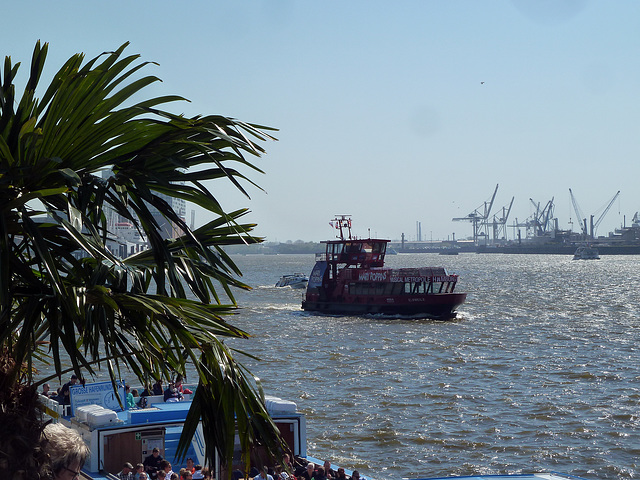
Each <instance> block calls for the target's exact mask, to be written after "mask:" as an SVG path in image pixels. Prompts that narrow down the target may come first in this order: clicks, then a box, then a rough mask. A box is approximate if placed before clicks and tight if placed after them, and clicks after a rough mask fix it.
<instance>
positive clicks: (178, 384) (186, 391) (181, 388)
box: [174, 375, 193, 473]
mask: <svg viewBox="0 0 640 480" xmlns="http://www.w3.org/2000/svg"><path fill="white" fill-rule="evenodd" d="M182 380H183V378H182V375H178V376H177V377H176V381H175V382H174V384H175V386H176V388H177V389H178V391H179V392H180V393H181V394H183V395H188V394H190V393H193V392H192V391H191V390H189V389H188V388H184V386H183V385H182ZM192 473H193V472H192Z"/></svg>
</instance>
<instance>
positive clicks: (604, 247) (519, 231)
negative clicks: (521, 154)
mask: <svg viewBox="0 0 640 480" xmlns="http://www.w3.org/2000/svg"><path fill="white" fill-rule="evenodd" d="M497 192H498V185H496V188H495V190H494V191H493V195H491V197H490V198H489V200H487V201H485V202H484V203H483V204H482V205H480V206H479V207H478V208H476V209H475V210H473V211H472V212H471V213H469V214H468V215H466V216H464V217H457V218H453V219H452V220H453V221H454V222H469V223H471V230H472V235H471V237H470V238H469V239H468V240H463V241H459V240H456V239H455V237H454V238H453V239H452V240H447V241H435V242H434V241H422V239H421V235H420V229H421V226H420V225H419V224H418V236H417V238H418V241H407V240H406V237H405V235H404V234H402V239H401V241H400V242H392V244H391V246H392V247H393V248H395V249H396V250H397V251H398V252H401V253H418V252H432V253H437V252H443V251H445V250H446V251H449V252H450V251H451V249H452V248H455V249H457V250H458V251H461V252H464V251H466V252H487V253H557V254H573V252H574V251H575V249H576V247H577V246H580V245H585V244H589V245H593V246H597V248H598V249H599V251H600V252H601V253H603V254H610V255H611V254H640V215H639V213H638V212H636V213H635V215H634V216H633V219H632V223H631V225H630V226H626V225H623V226H622V227H621V228H619V229H616V230H615V231H614V232H610V233H609V234H608V235H607V236H598V235H597V230H598V226H599V225H600V223H601V222H602V220H603V219H604V218H605V216H606V215H607V213H608V212H609V210H610V209H611V206H612V205H613V204H614V202H615V200H616V199H617V198H618V196H619V195H620V192H619V191H618V192H617V193H616V194H615V195H614V196H613V198H611V199H610V200H609V201H608V203H607V204H606V206H605V207H604V208H603V209H602V212H601V213H599V214H598V215H595V214H594V215H590V216H589V217H588V218H587V217H586V216H585V215H583V213H582V211H581V209H580V207H579V205H578V202H577V201H576V198H575V196H574V195H573V192H572V190H571V189H569V195H570V197H571V202H572V206H573V209H574V211H575V214H576V218H577V222H578V224H579V230H578V231H573V230H562V229H560V228H559V223H558V219H557V218H556V217H555V216H554V208H555V205H554V199H553V198H552V199H551V200H549V201H548V202H547V203H546V204H544V205H542V204H541V203H540V202H535V201H534V200H533V199H531V198H530V199H529V201H530V202H531V203H532V204H533V207H534V211H533V214H532V215H531V216H530V217H529V218H527V219H526V220H524V221H518V219H517V218H516V219H514V220H513V222H512V223H511V224H510V225H509V224H508V221H509V214H510V213H511V207H512V206H513V201H514V198H515V197H512V198H511V201H510V202H509V204H508V205H505V206H503V207H501V208H500V209H497V210H495V211H494V209H493V205H494V200H495V198H496V194H497ZM569 223H571V224H573V222H571V220H569ZM508 228H512V229H513V232H514V233H513V239H511V240H508V239H507V229H508Z"/></svg>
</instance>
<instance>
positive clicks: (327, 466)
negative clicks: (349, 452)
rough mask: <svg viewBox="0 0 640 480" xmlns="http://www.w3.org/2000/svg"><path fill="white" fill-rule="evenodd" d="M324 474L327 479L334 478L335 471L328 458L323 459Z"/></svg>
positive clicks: (332, 479) (331, 479)
mask: <svg viewBox="0 0 640 480" xmlns="http://www.w3.org/2000/svg"><path fill="white" fill-rule="evenodd" d="M324 474H325V475H326V476H327V480H334V479H335V478H336V471H335V470H334V469H333V468H331V462H330V461H329V460H325V461H324Z"/></svg>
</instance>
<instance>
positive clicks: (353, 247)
mask: <svg viewBox="0 0 640 480" xmlns="http://www.w3.org/2000/svg"><path fill="white" fill-rule="evenodd" d="M345 247H346V248H345V250H346V252H347V253H359V252H360V250H361V248H362V244H360V243H353V244H352V243H347V244H346V245H345Z"/></svg>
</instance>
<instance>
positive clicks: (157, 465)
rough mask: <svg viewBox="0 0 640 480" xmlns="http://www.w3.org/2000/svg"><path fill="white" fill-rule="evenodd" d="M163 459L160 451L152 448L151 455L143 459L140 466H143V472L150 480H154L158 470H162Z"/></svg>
mask: <svg viewBox="0 0 640 480" xmlns="http://www.w3.org/2000/svg"><path fill="white" fill-rule="evenodd" d="M163 461H164V459H163V458H162V456H161V455H160V449H159V448H158V447H154V448H153V450H152V452H151V455H149V456H148V457H147V458H145V459H144V461H143V462H142V464H143V465H144V471H145V472H147V475H149V477H151V479H152V480H156V478H157V476H158V470H162V467H161V465H162V462H163Z"/></svg>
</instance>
